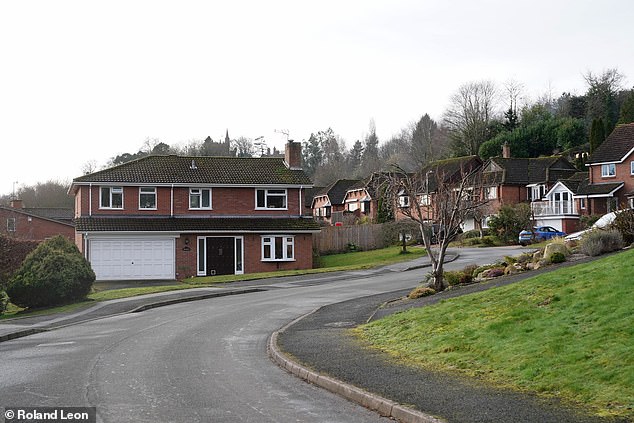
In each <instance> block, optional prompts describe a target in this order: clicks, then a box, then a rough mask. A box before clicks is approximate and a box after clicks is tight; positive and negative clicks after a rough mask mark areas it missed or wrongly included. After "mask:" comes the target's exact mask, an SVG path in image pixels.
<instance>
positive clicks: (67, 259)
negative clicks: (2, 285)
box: [7, 236, 95, 308]
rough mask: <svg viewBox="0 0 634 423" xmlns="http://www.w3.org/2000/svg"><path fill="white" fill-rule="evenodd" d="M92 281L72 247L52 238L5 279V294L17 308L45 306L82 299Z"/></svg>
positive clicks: (85, 266) (87, 267) (62, 239)
mask: <svg viewBox="0 0 634 423" xmlns="http://www.w3.org/2000/svg"><path fill="white" fill-rule="evenodd" d="M94 281H95V273H94V272H93V271H92V269H91V268H90V264H89V263H88V262H87V261H86V259H84V257H83V256H82V255H81V253H80V252H79V250H78V249H77V247H76V246H75V244H73V243H72V242H71V241H69V240H68V239H66V238H64V237H62V236H56V237H53V238H51V239H50V240H48V241H45V242H43V243H41V244H40V245H39V246H38V247H37V248H36V249H35V250H34V251H33V252H32V253H31V254H29V255H28V256H27V258H26V260H24V263H23V264H22V267H21V268H20V269H18V270H17V271H16V272H15V273H14V274H13V276H12V277H11V279H10V280H9V283H8V286H7V294H8V295H9V298H10V299H11V302H12V303H14V304H16V305H18V306H20V307H30V308H33V307H45V306H51V305H57V304H63V303H67V302H70V301H73V300H77V299H80V298H83V297H85V296H86V294H88V293H89V292H90V289H91V287H92V283H93V282H94Z"/></svg>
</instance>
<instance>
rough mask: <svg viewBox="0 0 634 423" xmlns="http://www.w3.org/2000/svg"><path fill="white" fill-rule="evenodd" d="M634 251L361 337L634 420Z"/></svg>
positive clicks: (406, 317) (401, 317)
mask: <svg viewBox="0 0 634 423" xmlns="http://www.w3.org/2000/svg"><path fill="white" fill-rule="evenodd" d="M633 275H634V250H629V251H626V252H622V253H619V254H616V255H612V256H609V257H606V258H603V259H600V260H596V261H593V262H590V263H587V264H582V265H578V266H574V267H569V268H565V269H561V270H558V271H555V272H552V273H547V274H544V275H540V276H537V277H534V278H530V279H527V280H525V281H522V282H519V283H517V284H513V285H509V286H506V287H502V288H497V289H493V290H489V291H486V292H482V293H478V294H473V295H469V296H465V297H460V298H454V299H449V300H446V301H443V302H441V303H439V304H437V305H434V306H429V307H422V308H417V309H412V310H409V311H407V312H403V313H398V314H395V315H392V316H389V317H386V318H384V319H381V320H379V321H376V322H372V323H370V324H367V325H364V326H362V327H360V328H358V329H356V330H355V333H356V334H358V335H359V336H361V337H362V338H364V339H366V340H368V341H369V342H370V343H371V344H372V345H373V346H375V347H377V348H380V349H382V350H384V351H386V352H388V353H390V354H393V355H394V356H395V357H398V359H403V360H405V361H407V362H409V363H411V364H414V365H420V366H423V367H425V368H429V369H436V370H446V371H458V372H462V373H465V374H467V375H472V376H478V377H481V378H483V379H485V380H488V381H490V382H493V383H494V384H497V385H500V386H506V387H512V388H515V389H519V390H529V391H533V392H537V393H542V394H546V395H548V394H556V395H558V396H561V397H563V398H566V399H569V400H572V401H573V402H576V403H579V404H581V405H582V406H588V407H589V408H590V409H591V410H593V411H594V412H596V413H598V414H604V415H619V416H626V417H628V418H632V417H634V410H633V409H634V277H633Z"/></svg>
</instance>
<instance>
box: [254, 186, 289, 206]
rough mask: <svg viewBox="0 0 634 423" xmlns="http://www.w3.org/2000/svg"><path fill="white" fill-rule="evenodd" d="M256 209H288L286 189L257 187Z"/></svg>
mask: <svg viewBox="0 0 634 423" xmlns="http://www.w3.org/2000/svg"><path fill="white" fill-rule="evenodd" d="M255 208H256V209H286V190H285V189H256V190H255Z"/></svg>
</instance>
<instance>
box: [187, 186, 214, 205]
mask: <svg viewBox="0 0 634 423" xmlns="http://www.w3.org/2000/svg"><path fill="white" fill-rule="evenodd" d="M189 208H190V209H211V188H190V189H189Z"/></svg>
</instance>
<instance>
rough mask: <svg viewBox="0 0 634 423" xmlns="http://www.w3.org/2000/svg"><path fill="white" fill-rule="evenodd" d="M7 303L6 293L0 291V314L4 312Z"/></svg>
mask: <svg viewBox="0 0 634 423" xmlns="http://www.w3.org/2000/svg"><path fill="white" fill-rule="evenodd" d="M8 302H9V297H7V293H6V292H4V291H0V314H2V313H4V312H5V310H6V309H7V304H8Z"/></svg>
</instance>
